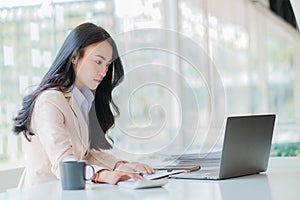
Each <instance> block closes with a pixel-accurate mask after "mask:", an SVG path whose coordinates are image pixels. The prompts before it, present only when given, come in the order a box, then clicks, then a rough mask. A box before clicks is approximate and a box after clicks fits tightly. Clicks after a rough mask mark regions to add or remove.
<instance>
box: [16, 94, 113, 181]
mask: <svg viewBox="0 0 300 200" xmlns="http://www.w3.org/2000/svg"><path fill="white" fill-rule="evenodd" d="M31 128H32V131H33V132H34V133H35V135H34V136H32V141H31V142H26V169H25V171H24V173H23V176H22V178H21V180H20V183H19V187H24V186H31V185H35V184H38V183H43V182H47V181H51V180H56V179H59V162H60V161H66V160H83V159H84V160H86V161H87V163H89V164H94V165H97V166H101V167H102V168H107V169H113V167H114V166H115V163H116V162H117V161H119V160H118V159H117V158H115V157H114V156H113V155H111V154H108V153H106V152H103V151H101V150H95V149H89V146H90V145H89V132H88V124H87V123H86V121H85V120H84V117H83V115H82V112H81V110H80V108H79V106H78V105H77V103H76V101H75V99H74V98H73V94H72V93H71V92H70V93H62V92H60V91H57V90H47V91H44V92H43V93H42V94H40V95H39V97H38V98H37V99H36V103H35V106H34V110H33V113H32V118H31ZM98 169H99V168H98Z"/></svg>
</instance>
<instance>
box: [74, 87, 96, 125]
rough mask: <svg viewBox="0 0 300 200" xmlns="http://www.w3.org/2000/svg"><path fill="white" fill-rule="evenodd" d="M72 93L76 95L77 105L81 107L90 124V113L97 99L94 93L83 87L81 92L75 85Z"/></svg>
mask: <svg viewBox="0 0 300 200" xmlns="http://www.w3.org/2000/svg"><path fill="white" fill-rule="evenodd" d="M72 93H73V95H74V98H75V101H76V103H77V104H78V105H79V107H80V110H81V112H82V114H83V116H84V119H85V121H86V122H87V123H88V116H89V111H90V109H91V107H92V103H93V101H94V98H95V97H94V94H93V92H92V91H91V90H90V89H89V88H87V87H83V88H82V89H81V90H79V89H78V88H77V87H76V86H75V85H74V86H73V89H72Z"/></svg>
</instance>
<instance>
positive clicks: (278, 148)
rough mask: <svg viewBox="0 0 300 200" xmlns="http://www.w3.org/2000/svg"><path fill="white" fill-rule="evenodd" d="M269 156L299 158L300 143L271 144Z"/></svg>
mask: <svg viewBox="0 0 300 200" xmlns="http://www.w3.org/2000/svg"><path fill="white" fill-rule="evenodd" d="M270 156H300V142H299V143H281V144H273V145H272V148H271V153H270Z"/></svg>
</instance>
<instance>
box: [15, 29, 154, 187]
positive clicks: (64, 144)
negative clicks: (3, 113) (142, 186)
mask: <svg viewBox="0 0 300 200" xmlns="http://www.w3.org/2000/svg"><path fill="white" fill-rule="evenodd" d="M123 76H124V71H123V66H122V63H121V61H120V58H119V57H118V51H117V47H116V45H115V43H114V41H113V39H112V38H111V36H110V35H109V34H108V33H107V32H106V31H105V30H104V29H102V28H101V27H98V26H96V25H94V24H92V23H84V24H81V25H79V26H77V27H76V28H75V29H74V30H72V31H71V33H70V34H69V35H68V37H67V38H66V40H65V42H64V43H63V45H62V47H61V49H60V51H59V53H58V55H57V56H56V58H55V60H54V62H53V64H52V66H51V67H50V69H49V71H48V72H47V73H46V75H45V76H44V78H43V79H42V81H41V83H40V85H39V86H38V87H37V89H36V90H35V91H34V92H32V93H31V94H29V95H28V96H26V97H25V98H24V99H23V107H22V109H21V110H20V111H19V112H18V115H17V117H16V118H14V126H13V132H14V133H15V134H20V133H23V134H24V136H25V137H26V139H27V140H28V141H29V142H28V143H27V148H26V150H27V161H28V164H27V166H26V171H25V175H24V178H23V183H22V185H23V186H24V185H25V186H28V185H34V184H38V183H42V182H46V181H51V180H55V179H58V178H59V169H58V166H59V162H61V161H66V160H82V159H84V160H86V161H87V163H89V164H93V165H94V167H95V168H96V171H97V172H96V174H95V176H94V177H95V178H94V180H93V182H95V183H110V184H116V183H118V182H119V181H124V180H127V179H129V178H133V179H136V180H138V179H142V177H141V176H140V175H139V173H148V174H151V173H154V171H153V169H152V168H151V167H149V166H148V165H146V164H141V163H138V162H134V163H129V162H126V161H122V160H118V159H117V158H115V157H114V156H113V155H110V154H108V153H105V152H102V151H98V150H95V149H89V138H88V135H89V134H88V113H89V110H90V108H91V104H92V102H93V100H94V98H95V109H96V115H97V119H98V122H99V124H100V126H101V128H102V129H103V131H104V133H106V132H107V130H108V129H109V128H111V127H112V126H113V125H114V115H113V112H112V110H111V107H112V108H113V109H114V111H115V112H116V113H117V114H119V110H118V107H117V106H116V105H115V104H114V102H113V100H112V95H111V93H112V90H113V89H114V88H115V87H116V86H117V85H118V84H119V83H120V82H121V81H122V79H123ZM92 91H94V93H95V97H94V93H93V92H92Z"/></svg>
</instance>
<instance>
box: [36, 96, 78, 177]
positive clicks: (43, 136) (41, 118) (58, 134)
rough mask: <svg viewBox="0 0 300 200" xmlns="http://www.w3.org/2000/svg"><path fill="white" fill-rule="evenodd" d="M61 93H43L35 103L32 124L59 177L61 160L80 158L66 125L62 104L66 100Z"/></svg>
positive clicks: (52, 169)
mask: <svg viewBox="0 0 300 200" xmlns="http://www.w3.org/2000/svg"><path fill="white" fill-rule="evenodd" d="M64 101H65V99H64V96H63V94H61V95H57V94H55V95H43V96H42V97H41V98H40V99H39V100H38V101H37V102H36V104H35V109H34V112H33V116H32V121H31V125H32V128H33V130H34V133H35V134H36V135H37V136H38V137H39V140H40V142H41V144H42V146H43V148H44V150H45V152H46V153H47V155H48V158H49V160H50V162H51V165H52V166H51V171H52V172H53V173H54V174H55V176H56V177H59V162H60V161H63V160H78V159H79V158H78V156H77V155H75V153H74V149H73V146H72V145H73V144H72V143H71V140H70V138H71V133H70V131H69V130H68V129H66V126H65V116H64V113H63V111H62V110H61V108H60V107H61V106H60V104H62V103H61V102H64Z"/></svg>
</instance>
